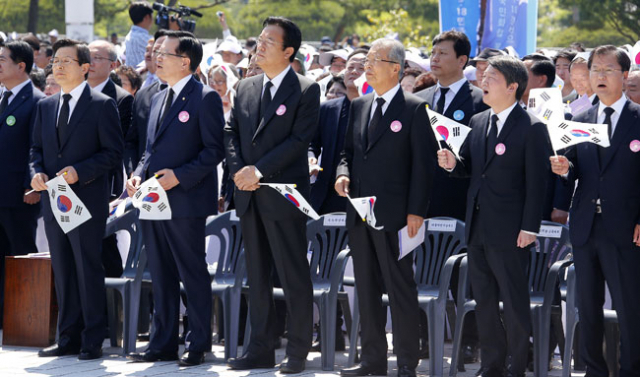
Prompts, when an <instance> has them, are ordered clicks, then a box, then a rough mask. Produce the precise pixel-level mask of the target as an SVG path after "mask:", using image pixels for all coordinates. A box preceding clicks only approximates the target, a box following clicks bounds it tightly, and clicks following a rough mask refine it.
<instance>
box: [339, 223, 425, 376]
mask: <svg viewBox="0 0 640 377" xmlns="http://www.w3.org/2000/svg"><path fill="white" fill-rule="evenodd" d="M349 246H350V247H351V255H352V257H353V271H354V275H355V280H356V289H357V291H358V305H359V306H358V308H359V309H360V313H361V316H360V326H361V338H362V362H363V363H365V364H368V365H372V366H380V367H384V368H386V367H387V363H386V360H387V337H386V334H385V325H386V322H387V309H386V307H385V306H383V305H382V294H383V293H384V292H385V287H386V292H387V293H388V294H389V304H390V307H391V321H392V329H393V350H394V352H395V354H396V355H397V357H398V366H408V367H410V368H415V367H416V366H417V365H418V353H419V331H418V324H419V321H420V308H419V306H418V291H417V288H416V283H415V280H414V276H413V260H412V259H411V257H405V258H403V259H401V260H400V261H398V255H399V246H398V234H397V233H396V232H385V231H382V230H375V229H373V228H371V227H369V226H368V225H366V224H365V223H364V222H360V221H356V225H354V226H353V227H352V228H350V229H349Z"/></svg>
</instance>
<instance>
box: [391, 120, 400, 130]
mask: <svg viewBox="0 0 640 377" xmlns="http://www.w3.org/2000/svg"><path fill="white" fill-rule="evenodd" d="M389 128H390V129H391V131H393V132H400V130H401V129H402V123H400V121H397V120H394V121H393V122H391V125H390V126H389Z"/></svg>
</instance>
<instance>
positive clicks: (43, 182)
mask: <svg viewBox="0 0 640 377" xmlns="http://www.w3.org/2000/svg"><path fill="white" fill-rule="evenodd" d="M48 180H49V177H47V175H46V174H44V173H38V174H36V175H34V176H33V178H32V179H31V187H32V188H33V189H34V190H36V191H45V190H46V189H47V181H48Z"/></svg>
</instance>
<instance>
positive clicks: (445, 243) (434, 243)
mask: <svg viewBox="0 0 640 377" xmlns="http://www.w3.org/2000/svg"><path fill="white" fill-rule="evenodd" d="M425 226H426V227H427V229H426V232H425V238H424V242H423V243H422V244H421V245H420V246H418V247H417V248H416V249H415V250H414V254H415V255H414V261H415V265H416V271H415V280H416V283H417V284H418V286H419V287H422V288H436V287H438V286H439V284H440V273H441V272H442V269H443V267H444V264H445V263H446V262H447V259H449V257H450V256H452V255H457V254H460V253H462V252H464V250H465V249H466V247H467V246H466V242H465V234H464V227H465V225H464V223H463V222H462V221H460V220H457V219H454V218H451V217H434V218H432V219H426V220H425Z"/></svg>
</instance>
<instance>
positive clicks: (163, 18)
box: [153, 3, 202, 33]
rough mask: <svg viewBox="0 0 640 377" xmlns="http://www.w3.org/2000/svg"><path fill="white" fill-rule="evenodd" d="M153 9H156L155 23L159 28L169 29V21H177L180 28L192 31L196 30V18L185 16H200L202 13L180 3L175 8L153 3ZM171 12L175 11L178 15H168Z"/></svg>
mask: <svg viewBox="0 0 640 377" xmlns="http://www.w3.org/2000/svg"><path fill="white" fill-rule="evenodd" d="M153 9H154V10H157V11H158V15H157V16H156V25H158V27H159V28H160V29H170V27H169V24H170V22H177V24H178V27H179V28H180V30H183V31H188V32H191V33H193V32H194V31H195V30H196V20H192V19H188V18H187V17H190V16H196V17H202V13H200V12H198V11H195V10H193V9H191V8H189V7H187V6H184V5H180V6H178V8H177V9H176V8H172V7H168V6H166V5H164V4H162V3H153ZM171 12H173V13H176V14H177V15H178V16H177V17H175V16H171V15H169V13H171Z"/></svg>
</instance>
